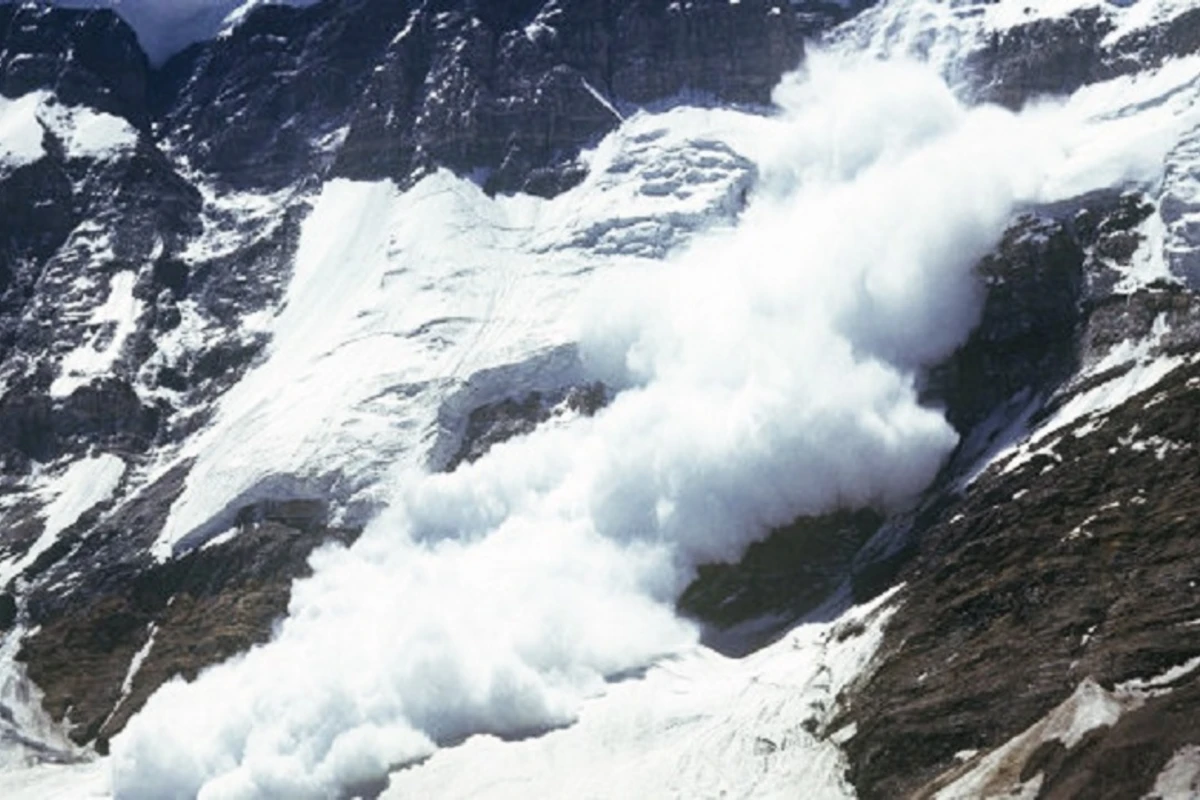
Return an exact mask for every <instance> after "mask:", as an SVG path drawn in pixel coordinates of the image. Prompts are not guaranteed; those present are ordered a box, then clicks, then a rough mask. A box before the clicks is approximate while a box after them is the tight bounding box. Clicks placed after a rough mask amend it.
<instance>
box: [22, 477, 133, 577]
mask: <svg viewBox="0 0 1200 800" xmlns="http://www.w3.org/2000/svg"><path fill="white" fill-rule="evenodd" d="M124 474H125V462H124V461H123V460H122V459H121V458H119V457H118V456H114V455H111V454H108V453H105V454H103V455H99V456H94V457H91V458H85V459H82V460H80V461H76V462H74V463H73V464H71V465H70V466H69V467H67V469H66V471H65V472H63V474H62V475H60V476H58V477H56V478H52V479H50V480H48V481H47V487H46V489H45V490H44V492H45V494H46V495H47V497H48V498H49V502H48V504H47V505H46V509H45V520H44V522H43V527H42V533H41V535H40V536H38V539H37V541H35V542H34V543H33V545H32V546H31V547H30V548H29V550H28V551H26V552H25V554H24V555H23V556H21V557H19V558H16V559H12V560H9V561H4V562H0V586H3V585H5V584H7V583H8V582H9V580H11V579H12V577H13V576H14V575H19V574H20V573H21V571H22V570H24V569H25V568H26V567H28V566H29V565H30V564H32V563H33V562H34V561H35V560H36V559H37V557H38V556H39V555H41V554H42V553H43V552H45V551H46V549H47V548H49V547H50V546H51V545H52V544H54V542H55V540H56V539H57V538H58V535H59V534H60V533H62V532H63V531H64V530H66V529H67V528H68V527H70V526H71V525H73V524H75V522H76V521H77V520H78V519H79V517H80V516H82V515H83V514H84V513H86V512H88V511H90V510H91V509H92V508H94V507H95V506H96V505H97V504H99V503H102V502H104V501H105V500H107V499H108V498H109V497H111V496H112V493H113V491H114V490H115V489H116V488H117V485H118V484H119V483H120V481H121V478H122V476H124Z"/></svg>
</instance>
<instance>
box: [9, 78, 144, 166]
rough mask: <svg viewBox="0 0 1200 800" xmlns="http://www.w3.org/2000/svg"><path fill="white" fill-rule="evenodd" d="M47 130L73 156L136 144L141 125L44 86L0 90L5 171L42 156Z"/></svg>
mask: <svg viewBox="0 0 1200 800" xmlns="http://www.w3.org/2000/svg"><path fill="white" fill-rule="evenodd" d="M47 131H49V132H50V133H52V134H53V135H54V136H56V137H58V139H59V140H60V141H61V142H62V144H63V149H64V150H65V152H66V155H67V157H68V158H111V157H113V156H116V155H119V154H120V153H123V152H126V151H128V150H130V149H132V148H133V147H134V146H135V145H136V144H137V131H135V130H134V129H133V127H132V126H131V125H130V124H129V123H128V122H126V121H125V120H123V119H121V118H120V117H117V116H114V115H112V114H106V113H104V112H101V111H95V110H93V109H90V108H85V107H82V106H65V105H62V104H60V103H59V102H58V101H57V100H55V99H54V97H53V95H52V94H51V93H50V92H45V91H37V92H29V93H28V94H24V95H22V96H21V97H18V98H16V99H9V98H7V97H4V96H3V95H0V172H4V171H11V170H12V169H15V168H17V167H21V166H25V165H26V164H31V163H33V162H35V161H37V160H39V159H41V158H42V157H43V156H44V155H45V154H46V151H45V148H44V147H43V145H42V142H43V139H44V137H45V135H46V133H47Z"/></svg>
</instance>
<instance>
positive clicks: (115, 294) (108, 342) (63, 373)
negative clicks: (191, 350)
mask: <svg viewBox="0 0 1200 800" xmlns="http://www.w3.org/2000/svg"><path fill="white" fill-rule="evenodd" d="M136 282H137V275H136V274H135V273H134V272H133V271H132V270H125V271H122V272H118V273H116V274H115V275H113V276H112V278H111V279H110V281H109V287H108V297H107V299H106V300H105V301H104V303H102V304H101V305H99V306H97V307H96V308H95V309H94V310H93V311H92V313H91V317H90V319H89V320H88V329H89V330H90V331H91V334H90V336H89V338H88V340H87V341H85V342H84V343H83V344H81V345H80V346H79V347H77V348H75V349H74V350H72V351H70V352H69V353H67V354H66V355H65V356H63V359H62V362H61V364H60V365H59V376H58V377H57V378H56V379H55V380H54V383H52V384H51V385H50V396H51V397H66V396H67V395H69V394H71V392H73V391H75V390H76V389H77V388H79V387H80V386H83V385H85V384H87V383H89V382H91V380H92V379H93V378H97V377H101V376H103V375H107V374H108V373H109V372H110V370H111V369H112V365H113V362H115V361H116V360H117V358H118V357H119V356H120V355H121V350H122V348H123V347H124V346H125V341H126V340H127V339H128V338H129V336H130V334H132V333H133V332H134V331H136V330H137V319H138V316H139V315H140V314H141V310H142V302H141V301H140V300H138V299H137V298H136V297H134V295H133V287H134V284H135V283H136Z"/></svg>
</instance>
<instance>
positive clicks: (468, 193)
mask: <svg viewBox="0 0 1200 800" xmlns="http://www.w3.org/2000/svg"><path fill="white" fill-rule="evenodd" d="M1113 87H1117V88H1111V87H1110V90H1109V91H1108V93H1107V94H1106V90H1104V89H1100V90H1096V91H1095V92H1093V93H1089V94H1087V95H1081V96H1080V97H1079V98H1077V99H1076V100H1074V101H1071V102H1067V103H1065V104H1060V105H1046V106H1044V107H1038V108H1035V109H1031V110H1029V111H1028V112H1026V113H1023V114H1021V115H1014V114H1011V113H1009V112H1006V111H1003V110H1000V109H996V108H980V109H966V108H964V107H963V106H962V105H961V104H960V103H959V102H958V101H957V100H956V99H955V98H954V96H953V94H952V92H951V91H950V90H949V89H948V88H947V86H946V85H945V84H944V83H943V82H942V81H941V79H940V78H938V77H937V76H936V74H934V73H933V72H932V71H931V70H929V69H927V68H924V67H920V66H917V65H914V64H908V63H904V62H892V63H887V64H880V63H876V62H873V61H869V60H868V61H866V62H853V61H844V60H838V59H836V58H823V57H821V56H820V55H814V56H812V57H811V58H810V62H809V68H808V71H807V73H806V74H805V75H800V76H794V77H791V78H789V79H787V80H785V81H784V83H783V85H782V86H781V87H780V89H779V91H778V92H777V95H776V96H777V100H778V101H779V103H780V105H781V107H782V111H781V113H779V114H778V115H776V116H774V117H759V116H753V115H748V114H739V113H735V112H728V111H727V112H700V111H695V110H680V111H677V112H672V113H671V114H666V115H654V114H641V115H637V116H636V117H634V118H632V119H630V120H628V121H627V122H626V123H625V124H624V125H622V127H621V129H620V130H618V131H617V132H616V133H615V134H613V135H612V136H611V137H610V138H609V139H608V140H607V141H606V142H604V143H602V144H601V145H600V146H599V147H598V148H597V150H596V151H595V152H594V153H593V154H591V156H590V158H591V164H590V165H591V168H592V170H591V173H590V175H589V177H588V178H587V180H585V181H584V182H583V183H582V184H581V185H580V186H579V187H577V188H576V189H575V190H572V192H569V193H566V194H564V195H562V196H560V197H559V198H557V199H555V200H549V201H545V200H538V199H535V198H529V197H507V198H497V199H490V198H488V197H486V196H484V195H483V194H482V192H480V190H479V189H478V188H477V187H476V186H475V185H474V184H472V183H470V182H468V181H463V180H458V179H456V178H453V177H451V176H449V175H447V174H444V173H439V174H435V175H432V176H430V177H428V178H427V179H426V180H424V181H423V182H421V183H420V184H418V185H417V186H416V187H414V188H413V189H412V190H410V191H408V192H405V193H400V192H398V191H397V190H396V189H395V188H394V187H393V186H392V185H391V184H386V183H384V184H361V183H351V182H346V181H335V182H333V183H330V184H328V185H327V186H325V187H324V189H323V191H322V192H321V194H320V196H319V197H317V198H316V200H315V203H314V207H313V211H312V213H311V215H310V217H309V219H308V220H307V222H306V223H305V225H304V230H303V234H302V237H301V242H300V248H299V253H298V256H297V260H296V265H295V273H294V275H293V278H292V283H291V285H290V287H289V289H288V293H287V298H286V302H285V305H284V307H283V309H282V311H281V312H280V313H279V315H278V316H277V317H276V318H275V320H274V321H273V323H272V326H271V327H272V333H273V339H272V343H271V345H270V347H269V349H268V352H267V353H266V354H265V357H264V360H263V361H262V363H260V364H259V365H258V366H257V367H256V368H255V369H254V370H252V371H251V373H249V374H248V375H247V377H246V378H245V379H244V380H243V381H242V382H241V383H240V384H239V385H238V386H237V387H236V388H235V389H233V390H232V391H231V392H230V393H229V394H228V395H227V396H226V397H225V399H224V400H223V402H222V404H221V406H220V408H219V410H218V412H217V415H216V417H215V419H214V422H213V424H212V426H211V427H210V428H209V429H208V430H207V431H206V432H205V434H204V435H203V436H201V437H199V438H198V439H197V441H196V443H195V445H194V446H193V448H192V451H191V452H190V453H188V454H187V455H191V456H195V457H196V458H197V459H198V460H197V462H196V465H195V467H194V469H193V470H192V472H191V474H190V475H189V477H188V481H187V487H186V490H185V492H184V494H183V495H181V497H180V499H179V501H178V502H177V504H176V505H175V507H174V508H173V510H172V516H171V520H170V523H169V526H168V528H167V530H166V531H165V535H164V537H163V539H162V540H161V541H160V542H159V552H160V555H161V556H163V557H168V556H169V555H170V554H171V553H172V552H178V551H179V550H180V549H186V548H188V547H192V546H198V545H201V544H203V542H204V541H205V540H206V539H207V538H211V537H212V536H215V535H217V534H220V533H223V532H224V531H226V530H228V528H229V527H230V524H231V522H232V518H233V514H234V512H235V511H236V508H237V506H238V505H239V504H241V503H245V502H249V501H251V500H255V499H258V498H260V497H263V496H270V495H272V494H275V493H278V494H290V495H292V496H305V495H318V496H323V497H331V498H333V499H342V500H345V499H347V498H348V499H349V500H350V501H352V502H351V505H353V503H362V504H365V505H368V506H374V507H380V508H384V509H385V510H384V511H383V512H382V513H381V514H379V515H378V516H376V517H375V518H374V519H373V521H372V522H371V523H370V524H369V525H368V527H367V529H366V531H365V532H364V533H363V535H362V538H361V539H360V540H359V541H358V542H357V543H356V544H355V545H354V546H353V547H351V548H349V549H343V548H331V549H329V550H326V551H323V552H321V553H319V554H317V555H316V556H315V557H314V559H313V564H314V569H315V573H314V575H313V577H312V578H311V579H308V580H305V581H301V582H300V583H298V584H297V585H296V586H295V588H294V592H293V596H292V605H291V608H290V614H289V617H288V619H287V620H286V621H285V622H284V623H283V625H282V626H281V628H280V630H279V632H278V635H277V637H276V639H275V640H274V641H273V642H272V643H271V644H270V645H268V646H266V647H262V648H257V649H255V650H253V651H251V652H249V653H247V654H245V655H244V656H241V657H239V658H236V659H234V660H233V661H231V662H229V663H227V664H225V665H222V666H219V667H217V668H214V669H212V670H210V671H208V672H206V673H204V674H203V675H202V676H201V677H200V678H199V679H198V680H197V681H195V682H194V683H190V684H189V683H184V682H182V681H176V682H173V683H170V684H167V685H166V686H164V687H163V688H162V689H160V690H159V692H158V693H157V694H156V695H155V696H154V697H153V698H151V700H150V702H149V703H148V705H147V706H146V708H145V709H144V710H143V711H142V712H141V714H140V715H139V716H138V717H136V718H135V719H134V720H133V721H132V722H131V724H130V725H129V727H128V728H127V729H126V731H125V733H123V734H122V735H121V736H120V737H118V738H117V739H116V740H115V741H114V745H113V746H114V750H113V752H114V757H113V765H114V781H115V784H114V785H115V787H116V788H117V790H118V791H119V792H120V793H122V794H123V796H127V797H129V798H139V797H158V796H161V795H163V794H164V793H166V794H170V793H179V794H183V795H185V796H191V795H192V794H194V793H196V792H201V793H202V796H206V797H207V796H212V797H217V796H222V797H244V798H250V797H271V796H285V795H286V796H295V797H305V796H324V795H327V794H330V793H334V792H336V791H338V790H339V787H356V786H362V785H368V784H370V783H372V782H373V781H377V780H379V779H380V778H381V777H382V776H383V775H385V774H386V773H388V772H389V771H390V770H391V769H393V768H394V767H396V766H398V765H402V764H406V763H410V762H413V761H415V760H420V759H422V758H425V757H427V756H429V755H431V754H436V753H437V752H438V747H439V746H441V745H444V744H447V743H454V742H458V741H460V740H461V739H462V738H463V737H467V736H470V735H472V734H491V735H494V736H501V737H511V736H523V735H527V734H530V733H534V732H540V731H544V730H546V729H547V728H556V727H560V726H565V725H570V724H572V723H575V722H577V721H578V720H579V719H581V717H580V715H581V714H582V713H584V711H585V709H586V708H587V707H589V706H588V702H589V699H590V698H595V697H596V696H597V695H603V694H606V693H609V692H618V691H621V688H620V686H611V685H607V684H606V679H607V678H610V677H612V676H617V675H621V674H624V673H626V672H628V671H629V670H636V669H641V668H645V667H648V666H651V665H653V664H654V663H656V662H658V661H660V660H661V659H663V658H670V657H673V656H678V654H681V653H688V652H692V651H693V649H694V647H695V641H696V631H695V629H694V627H693V626H692V625H691V624H690V623H688V622H686V621H683V620H681V619H679V618H678V617H677V616H676V615H675V613H674V601H675V598H676V597H677V595H678V593H679V592H680V591H681V590H682V589H683V587H684V586H686V584H687V583H688V582H689V580H690V579H691V578H692V576H693V575H694V568H695V566H696V565H697V564H698V563H702V562H705V561H710V560H714V559H730V558H736V557H737V556H738V555H739V554H740V552H741V551H742V549H743V548H744V547H745V546H746V545H747V544H748V543H749V542H750V541H752V540H754V539H756V538H758V537H761V536H762V535H764V534H765V533H766V532H767V531H768V530H769V529H771V528H772V527H775V526H779V525H781V524H784V523H786V522H789V521H791V520H792V519H794V518H795V517H796V516H798V515H802V514H814V513H822V512H825V511H829V510H832V509H835V508H839V507H844V506H846V505H850V506H861V505H867V504H871V505H876V506H879V507H882V508H885V509H897V508H903V507H904V506H905V504H906V503H907V502H909V501H910V500H911V498H913V497H914V496H915V495H916V493H918V492H919V491H920V490H921V489H922V488H923V487H924V486H925V485H926V483H927V482H928V481H929V480H930V479H931V478H932V477H933V475H934V474H935V473H936V471H937V470H938V468H939V467H940V465H941V463H942V461H943V459H944V457H945V456H946V454H947V453H948V452H949V451H950V449H951V448H952V447H953V446H954V444H955V435H954V433H953V431H952V430H951V429H950V427H949V426H948V424H947V423H946V422H945V421H944V420H943V419H942V418H941V416H940V414H939V413H937V412H936V411H934V410H931V409H926V408H923V407H922V406H920V404H919V403H918V402H917V389H916V377H917V374H918V373H919V371H920V370H921V368H922V366H924V365H927V364H930V363H934V362H936V361H937V360H939V359H941V358H943V357H944V356H945V355H946V354H947V353H949V352H951V351H952V350H953V349H954V348H955V347H956V346H957V345H958V344H959V343H960V342H961V341H962V339H963V338H964V337H965V336H966V335H967V333H968V332H969V330H970V328H971V326H972V325H973V324H974V321H975V318H976V314H977V312H978V308H979V302H980V298H981V291H980V287H978V286H977V284H976V282H975V278H974V275H973V267H974V265H975V263H976V261H977V259H978V258H979V257H980V256H981V255H982V254H983V253H985V252H986V251H987V250H988V249H990V248H991V247H992V246H994V243H995V241H996V240H997V239H998V238H999V236H1000V234H1001V233H1002V231H1003V230H1004V228H1005V227H1006V225H1007V223H1008V221H1009V219H1010V217H1011V214H1012V213H1013V211H1014V210H1015V209H1016V208H1018V207H1020V206H1021V205H1023V204H1025V203H1034V202H1042V201H1046V200H1056V199H1061V198H1062V197H1063V196H1064V193H1074V192H1079V191H1087V190H1089V189H1093V188H1097V185H1106V183H1107V182H1108V181H1112V180H1146V181H1152V180H1154V179H1155V178H1156V177H1157V175H1156V173H1155V171H1154V169H1153V168H1152V166H1150V165H1149V162H1150V159H1148V158H1147V156H1146V151H1147V149H1151V150H1153V149H1154V148H1159V149H1161V150H1165V149H1167V148H1169V146H1170V142H1169V141H1166V139H1167V138H1168V137H1167V136H1166V134H1165V133H1163V134H1162V135H1161V136H1158V137H1152V138H1151V139H1150V141H1149V142H1148V141H1147V137H1146V136H1145V135H1143V134H1144V133H1145V132H1146V130H1147V129H1143V128H1138V127H1137V126H1131V125H1128V124H1125V123H1124V122H1121V121H1120V120H1118V118H1117V117H1116V116H1113V115H1114V114H1116V112H1118V111H1119V110H1120V108H1122V107H1124V105H1122V104H1127V103H1128V102H1130V92H1131V91H1132V90H1128V91H1125V90H1120V87H1119V86H1118V85H1117V84H1113ZM1098 98H1099V99H1098ZM1105 98H1108V99H1107V100H1106V99H1105ZM1102 100H1103V102H1101V101H1102ZM1192 113H1196V112H1195V111H1194V110H1193V109H1191V108H1190V107H1189V106H1187V104H1186V103H1184V102H1182V101H1176V100H1173V101H1172V102H1171V104H1169V112H1163V114H1162V115H1161V116H1153V115H1152V117H1153V118H1152V120H1151V122H1150V123H1148V124H1150V125H1152V126H1153V128H1154V130H1161V131H1170V130H1176V129H1179V128H1182V127H1183V126H1184V125H1186V124H1187V123H1188V119H1187V115H1188V114H1192ZM1173 126H1174V127H1173ZM1160 163H1161V157H1160ZM614 174H616V175H619V176H621V178H620V180H616V179H614V177H613V176H614ZM743 205H744V208H743ZM575 343H578V353H579V355H578V358H576V357H575V356H574V355H573V353H574V352H575V351H574V350H573V346H574V345H575ZM596 378H599V379H602V380H603V381H604V382H605V383H606V384H607V385H608V386H609V387H611V388H612V389H613V390H615V391H616V396H615V398H614V399H613V401H612V403H611V404H610V405H609V406H608V407H607V408H605V409H603V410H601V411H600V412H599V413H598V414H597V415H596V416H595V417H592V418H575V419H572V420H565V421H562V422H560V424H557V425H555V426H553V427H548V428H543V429H539V430H538V431H535V432H534V433H533V434H531V435H528V436H525V437H522V438H519V439H515V440H512V441H510V442H507V443H505V444H503V445H500V446H497V447H495V448H493V449H492V450H491V451H490V452H489V453H488V454H487V455H486V456H484V457H483V458H481V459H480V460H479V461H477V462H474V463H473V464H469V465H464V466H461V467H460V468H458V469H457V470H456V471H455V472H454V473H451V474H430V473H429V472H428V470H427V469H426V464H425V457H426V454H427V452H428V450H429V447H430V446H431V445H433V444H435V443H436V442H437V441H438V440H439V436H440V435H442V433H443V428H444V426H445V425H447V424H449V425H453V420H450V421H449V422H447V420H446V419H445V417H444V416H443V411H444V402H445V400H446V398H447V397H450V396H454V397H459V396H460V395H461V393H462V392H470V393H474V396H475V397H476V399H481V398H487V397H489V396H491V397H494V393H495V392H496V391H497V390H502V389H503V387H506V386H508V387H511V386H518V387H521V390H528V389H530V388H539V387H540V386H542V385H545V384H549V385H562V383H563V382H567V381H575V380H581V379H582V380H591V379H596ZM489 382H490V383H489ZM489 393H491V394H490V395H489ZM280 476H287V477H286V478H282V477H280ZM297 663H304V664H305V669H304V670H296V669H294V665H295V664H297ZM347 664H354V665H355V666H354V669H353V670H349V671H348V670H347V669H346V668H345V667H346V665H347ZM656 680H659V679H656ZM631 691H632V690H631ZM215 708H220V709H221V711H220V713H219V714H214V709H215ZM597 724H599V723H597ZM476 741H484V742H486V741H488V740H476ZM487 746H491V745H487ZM764 747H765V745H764ZM618 757H619V756H618ZM821 758H823V756H822V757H821ZM821 758H817V759H816V762H820V761H821ZM816 762H814V763H816ZM430 763H438V762H436V761H435V762H430ZM797 768H798V767H797ZM813 768H816V767H813ZM654 769H657V767H655V768H654ZM414 774H417V773H414ZM468 790H469V787H464V791H468Z"/></svg>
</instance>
